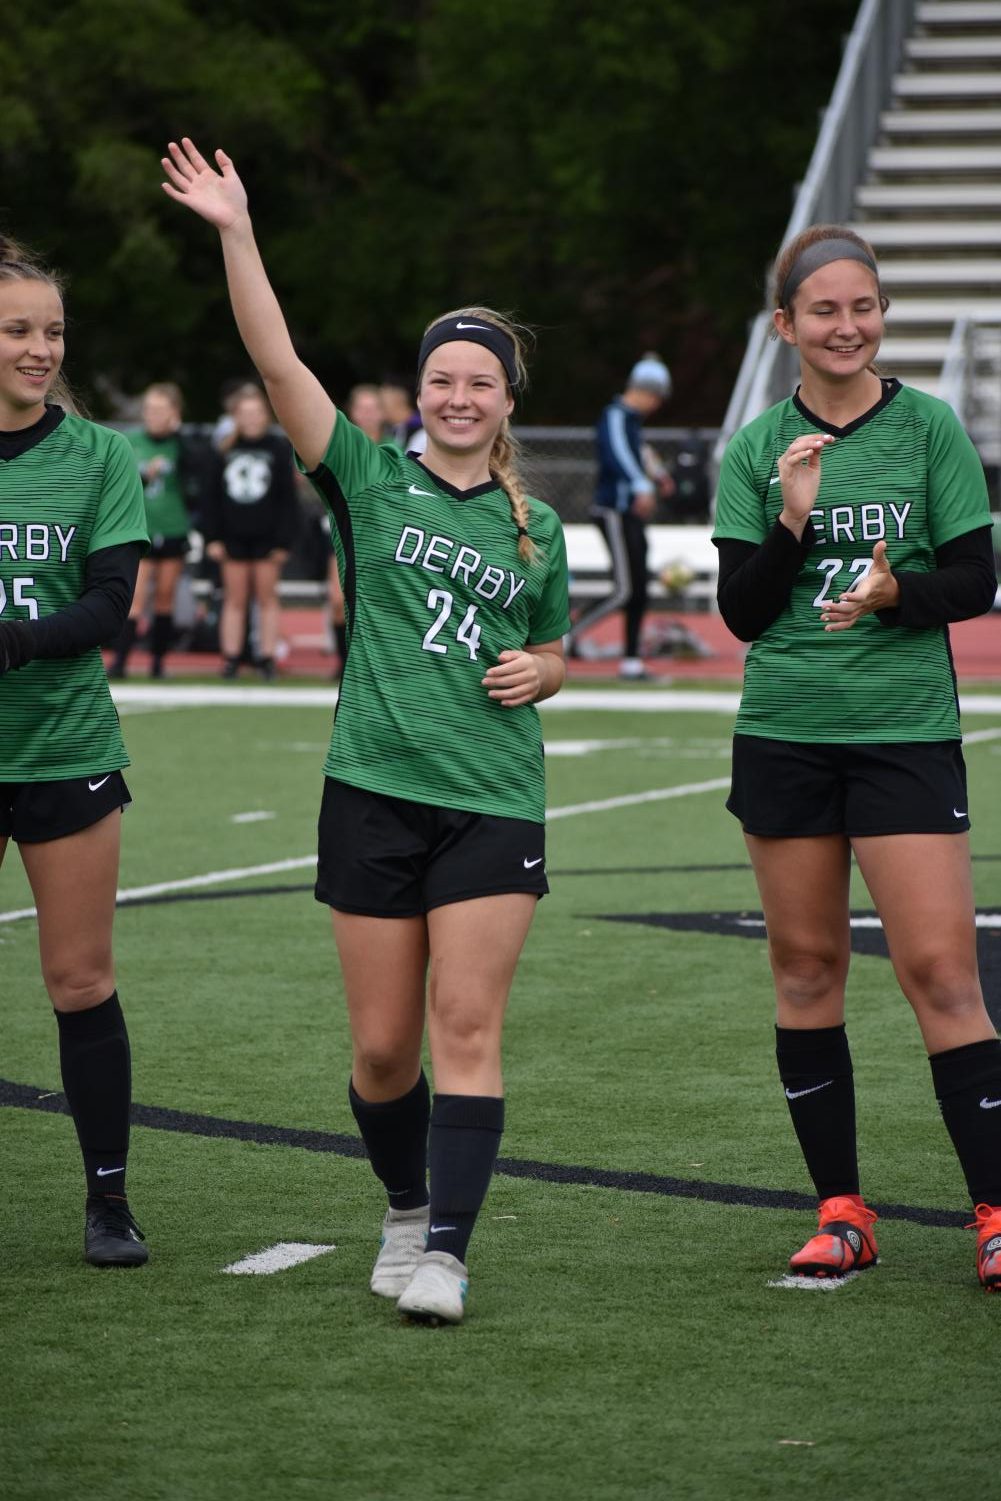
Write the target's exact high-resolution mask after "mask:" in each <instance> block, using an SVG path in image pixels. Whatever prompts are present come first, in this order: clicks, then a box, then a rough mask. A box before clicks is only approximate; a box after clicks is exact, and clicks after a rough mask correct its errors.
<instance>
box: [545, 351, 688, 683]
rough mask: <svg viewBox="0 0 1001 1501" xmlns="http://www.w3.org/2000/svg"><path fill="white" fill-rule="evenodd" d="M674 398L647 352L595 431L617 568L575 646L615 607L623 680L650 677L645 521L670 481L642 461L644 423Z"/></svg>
mask: <svg viewBox="0 0 1001 1501" xmlns="http://www.w3.org/2000/svg"><path fill="white" fill-rule="evenodd" d="M670 393H671V373H670V371H669V370H668V368H667V366H666V365H665V364H664V362H663V360H661V359H660V357H659V356H658V355H655V354H645V355H644V356H643V358H642V359H641V360H639V361H638V362H637V364H635V365H634V366H633V368H632V370H631V371H630V373H629V380H628V382H627V384H626V389H625V391H624V392H623V393H622V395H621V396H617V397H616V398H615V400H614V401H612V402H610V403H609V405H608V406H607V407H606V408H605V410H604V411H603V412H602V414H601V418H600V420H599V422H598V429H597V445H598V483H597V487H596V490H595V496H594V506H593V509H592V515H593V517H594V520H595V523H596V524H597V526H598V527H599V528H600V530H601V533H602V535H603V537H604V539H605V542H606V544H607V546H608V551H609V554H610V556H611V563H612V587H611V590H610V591H609V593H608V594H607V595H606V596H605V597H604V598H603V599H599V600H597V601H596V602H595V603H594V604H593V605H590V606H589V607H588V608H587V609H585V610H584V611H583V612H582V613H581V614H580V615H579V616H578V618H577V620H576V621H575V622H574V625H573V628H572V630H571V632H570V642H569V646H570V649H571V651H573V650H574V647H575V643H576V642H577V640H578V639H579V637H580V636H581V634H582V633H583V632H584V631H586V630H588V629H589V628H590V627H591V626H592V625H595V624H597V622H598V621H599V620H603V619H604V617H605V616H606V615H610V614H611V613H612V612H613V611H615V610H622V611H624V613H625V654H624V656H623V657H622V660H621V662H620V664H619V676H620V677H622V678H644V677H646V676H647V673H646V670H645V668H644V666H643V662H642V660H641V658H640V628H641V626H642V624H643V616H644V614H645V613H646V604H647V567H646V523H647V522H648V521H649V520H650V519H651V517H652V516H653V515H654V512H655V511H656V507H657V495H658V492H660V493H664V491H665V488H666V487H669V486H670V484H671V481H670V478H669V477H667V476H666V475H664V474H663V471H661V473H660V474H657V473H654V472H652V466H651V465H650V463H649V462H648V461H647V459H646V458H645V456H644V452H643V449H644V444H643V423H644V421H645V420H646V419H647V418H648V417H652V416H653V414H654V412H656V411H657V409H658V408H659V407H660V406H661V405H662V404H663V403H664V402H665V401H666V400H667V398H668V396H669V395H670Z"/></svg>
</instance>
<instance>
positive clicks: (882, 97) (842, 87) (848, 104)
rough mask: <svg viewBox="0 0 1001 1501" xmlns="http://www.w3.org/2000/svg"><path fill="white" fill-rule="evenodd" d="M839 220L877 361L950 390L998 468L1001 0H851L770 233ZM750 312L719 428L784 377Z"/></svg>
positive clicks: (787, 354) (776, 391)
mask: <svg viewBox="0 0 1001 1501" xmlns="http://www.w3.org/2000/svg"><path fill="white" fill-rule="evenodd" d="M817 222H833V223H848V224H851V225H853V227H854V228H856V229H857V230H858V231H859V233H860V234H862V235H864V236H865V237H866V239H868V240H869V241H870V243H871V244H872V245H873V248H874V249H875V251H876V253H877V256H878V257H879V262H880V274H881V277H882V281H883V285H884V288H885V290H886V292H887V294H888V295H889V297H890V299H891V306H890V310H889V313H888V315H887V330H886V337H885V338H884V341H883V345H882V348H881V351H880V363H881V366H882V368H883V369H885V370H886V371H888V372H891V373H893V374H894V375H897V376H899V377H900V379H901V380H903V381H905V382H907V383H909V384H911V385H915V386H919V387H921V388H922V389H923V390H927V391H930V392H931V393H932V394H934V395H939V396H941V397H942V398H943V400H946V401H948V402H949V403H950V404H951V405H952V406H953V407H954V409H955V410H956V412H957V414H958V415H959V417H960V419H961V421H963V422H964V424H965V425H966V427H967V429H968V431H969V432H970V435H971V437H972V438H973V441H974V442H975V443H976V445H977V447H978V449H979V451H980V454H981V458H982V459H983V461H984V465H985V468H986V469H987V473H988V479H989V481H990V482H991V485H992V490H993V492H994V505H995V509H999V508H1001V504H999V501H998V496H997V483H998V469H999V466H1001V0H934V3H933V0H864V3H863V4H862V6H861V7H860V9H859V12H858V16H857V19H856V22H855V25H854V27H853V29H852V33H851V36H850V37H849V39H848V42H847V45H846V48H845V55H844V59H843V63H842V67H841V72H840V74H839V76H838V80H837V83H836V85H835V89H834V93H833V95H832V98H831V103H830V106H829V108H828V110H827V111H826V114H825V117H824V121H823V124H822V127H821V131H820V135H819V137H818V141H817V146H816V149H815V151H814V154H813V158H812V160H811V162H810V166H809V169H808V171H807V175H806V177H805V179H804V181H803V183H802V185H801V186H800V188H799V191H798V194H797V198H796V202H795V207H794V209H793V214H792V217H791V219H790V221H789V224H788V226H787V229H786V232H785V234H784V235H783V242H785V241H787V240H789V239H791V238H792V236H793V235H795V234H798V233H799V231H800V230H801V229H803V228H805V227H806V226H807V225H808V224H811V223H817ZM770 322H771V314H770V312H768V311H763V312H762V313H760V314H759V315H758V317H757V319H756V320H755V322H754V324H753V326H752V329H751V333H750V338H749V341H748V348H747V353H746V355H745V359H744V364H743V366H742V367H741V371H740V375H739V377H738V380H737V384H736V386H735V388H734V393H733V397H732V399H731V402H730V406H729V408H728V411H727V414H726V418H725V420H724V425H723V432H722V434H721V442H720V444H719V445H718V447H717V461H718V458H719V456H720V455H721V453H722V447H723V444H724V443H725V441H726V439H727V438H729V437H730V436H731V435H732V433H734V432H735V431H736V430H737V428H738V427H740V426H742V425H743V424H744V423H745V422H748V421H750V420H751V418H752V417H754V416H756V415H757V414H758V413H759V412H761V411H764V410H765V408H766V407H768V406H770V405H771V404H772V403H773V402H775V401H778V400H780V399H781V398H782V397H783V396H786V395H788V393H789V392H790V391H791V390H792V389H793V386H794V385H795V381H796V363H795V356H794V354H793V352H792V351H790V350H789V348H788V346H786V345H785V344H782V343H778V344H774V343H770V342H769V341H768V337H767V335H768V332H769V328H770Z"/></svg>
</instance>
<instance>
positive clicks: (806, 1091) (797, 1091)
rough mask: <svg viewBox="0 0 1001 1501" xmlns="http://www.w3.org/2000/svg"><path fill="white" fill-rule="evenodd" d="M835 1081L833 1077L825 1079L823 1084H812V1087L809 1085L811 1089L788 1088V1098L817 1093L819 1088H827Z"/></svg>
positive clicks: (794, 1098) (792, 1098)
mask: <svg viewBox="0 0 1001 1501" xmlns="http://www.w3.org/2000/svg"><path fill="white" fill-rule="evenodd" d="M833 1083H834V1080H833V1079H825V1081H824V1083H823V1084H811V1085H810V1087H809V1089H787V1090H786V1099H787V1100H798V1099H799V1098H800V1097H801V1096H802V1095H805V1094H816V1093H817V1090H818V1089H827V1088H828V1086H829V1085H831V1084H833Z"/></svg>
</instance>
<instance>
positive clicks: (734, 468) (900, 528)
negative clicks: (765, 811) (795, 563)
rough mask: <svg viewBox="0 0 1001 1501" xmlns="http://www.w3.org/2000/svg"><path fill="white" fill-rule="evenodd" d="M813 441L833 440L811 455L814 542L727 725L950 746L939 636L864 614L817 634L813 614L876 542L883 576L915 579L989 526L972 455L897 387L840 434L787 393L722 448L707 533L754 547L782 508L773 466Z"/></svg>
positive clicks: (950, 715)
mask: <svg viewBox="0 0 1001 1501" xmlns="http://www.w3.org/2000/svg"><path fill="white" fill-rule="evenodd" d="M811 432H830V433H833V434H834V435H835V437H836V439H837V441H836V442H834V443H832V444H830V446H829V447H827V448H825V449H824V450H823V454H822V457H821V480H820V490H819V494H818V497H817V504H816V508H815V510H814V511H813V513H812V515H811V520H812V522H813V527H814V532H815V535H816V541H815V543H814V545H813V547H811V549H810V551H809V552H808V554H807V556H806V558H805V560H804V562H803V564H802V566H801V568H800V570H799V574H798V576H797V578H796V581H795V583H794V585H793V590H792V595H791V597H790V600H789V603H788V605H787V606H786V608H785V609H784V610H783V611H782V613H781V615H779V617H778V619H777V620H776V621H774V622H773V624H772V625H770V626H769V627H768V629H767V630H766V631H764V632H763V633H762V634H761V636H759V637H758V639H757V640H756V641H755V642H754V643H753V645H752V646H751V649H750V651H749V653H748V656H747V662H746V666H745V669H744V691H743V695H742V698H741V704H740V710H739V713H738V716H737V724H736V729H737V731H738V733H740V734H744V735H759V736H764V737H766V738H770V739H778V740H798V741H813V742H818V743H823V742H849V741H855V742H860V743H864V742H867V741H868V742H871V743H892V742H896V741H933V740H955V739H958V738H959V734H960V730H959V715H958V710H957V705H956V694H955V686H954V681H953V675H952V662H951V657H950V653H949V641H948V631H947V630H946V628H945V627H941V626H936V627H931V628H928V629H920V630H911V629H908V628H905V627H894V626H884V625H883V624H881V622H880V621H879V620H878V619H877V617H876V616H875V615H866V616H863V617H862V619H860V620H858V621H857V622H856V623H855V624H854V625H853V626H852V627H851V629H850V630H846V631H831V632H827V631H825V630H824V627H823V624H822V623H821V620H820V614H821V609H822V607H823V605H824V603H825V602H826V601H828V600H836V599H837V598H838V596H839V595H840V594H842V593H844V592H845V591H846V590H847V589H850V588H851V587H852V585H853V584H856V583H858V582H860V581H861V580H862V579H863V578H865V576H866V574H867V573H868V571H869V567H870V566H871V560H872V551H873V547H874V546H875V544H876V543H877V542H878V541H885V543H886V554H887V560H888V562H889V565H890V567H891V568H892V569H902V570H909V571H911V572H914V573H927V572H929V571H931V570H932V569H934V567H935V549H936V548H937V547H940V546H942V545H943V544H944V543H946V542H951V541H953V540H954V539H955V538H956V537H960V536H962V535H963V534H964V533H965V532H969V531H973V530H974V529H976V528H977V527H982V526H989V525H990V523H991V516H990V510H989V507H988V501H987V488H986V484H985V480H984V472H983V468H982V466H981V463H980V460H979V458H978V456H977V453H976V450H975V449H974V447H973V444H972V443H971V442H970V440H969V438H968V437H967V435H966V433H965V432H964V431H963V429H962V427H961V426H960V424H959V422H958V421H957V419H956V417H955V416H954V415H953V412H952V410H951V409H950V408H949V407H947V406H946V405H945V403H944V402H942V401H938V400H937V399H936V398H935V397H932V396H928V395H926V394H925V393H924V392H921V391H915V390H912V389H911V388H909V387H906V386H901V385H900V384H899V382H897V381H886V382H884V390H883V397H882V400H881V401H880V402H879V403H878V404H877V406H876V407H874V408H873V409H872V411H870V412H867V413H866V414H865V415H864V416H863V417H861V418H859V419H858V421H857V422H853V423H851V424H850V425H849V426H848V427H846V428H843V429H838V428H831V427H828V426H826V425H825V424H824V423H822V422H821V421H819V419H817V418H816V417H815V416H814V415H813V414H812V413H810V412H808V411H807V409H806V408H805V407H804V406H803V405H802V403H801V402H800V400H799V398H798V396H794V397H791V398H789V399H788V400H786V401H781V402H779V403H778V405H776V406H774V407H771V408H770V409H769V410H768V411H767V412H764V413H762V415H761V416H760V417H758V418H756V419H755V420H754V421H753V422H750V423H748V425H747V427H745V428H743V429H741V431H740V432H738V433H737V434H736V436H735V437H734V438H733V440H732V441H731V443H730V445H729V447H728V448H727V451H726V454H725V456H724V460H723V466H722V471H721V473H720V482H719V494H718V498H717V504H716V528H715V536H717V537H720V538H723V537H729V538H739V539H741V540H742V541H746V542H761V541H763V540H764V538H765V536H766V535H767V533H768V532H769V531H770V530H771V528H772V526H773V525H774V524H775V521H776V518H777V517H778V515H779V512H780V511H781V509H782V493H781V489H780V486H779V483H778V460H779V457H780V455H781V454H783V453H784V452H785V450H786V449H787V448H788V447H789V444H790V443H791V442H792V441H793V439H794V438H797V437H799V436H801V435H802V434H804V433H811Z"/></svg>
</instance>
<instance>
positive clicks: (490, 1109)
mask: <svg viewBox="0 0 1001 1501" xmlns="http://www.w3.org/2000/svg"><path fill="white" fill-rule="evenodd" d="M503 1130H504V1101H503V1099H498V1098H497V1097H496V1096H494V1095H465V1094H436V1095H435V1097H434V1103H433V1104H432V1106H431V1135H430V1160H431V1225H430V1229H429V1232H428V1242H427V1248H428V1250H429V1251H448V1252H449V1254H450V1255H452V1256H457V1257H458V1259H459V1260H460V1261H465V1259H466V1248H467V1246H468V1245H469V1237H470V1236H471V1235H472V1233H473V1226H474V1225H475V1224H476V1216H477V1215H478V1214H479V1212H480V1205H481V1204H482V1203H483V1200H484V1199H485V1198H486V1193H487V1189H488V1188H489V1186H490V1179H491V1177H492V1176H493V1170H494V1163H495V1162H496V1160H497V1149H498V1147H499V1146H500V1139H501V1132H502V1131H503Z"/></svg>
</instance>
